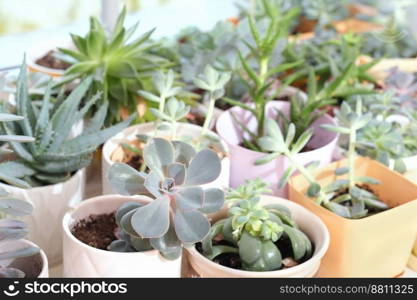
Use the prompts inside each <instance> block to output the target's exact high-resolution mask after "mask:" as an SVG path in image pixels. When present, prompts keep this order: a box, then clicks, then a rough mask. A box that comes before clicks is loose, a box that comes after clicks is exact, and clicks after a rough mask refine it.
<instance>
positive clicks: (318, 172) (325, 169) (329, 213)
mask: <svg viewBox="0 0 417 300" xmlns="http://www.w3.org/2000/svg"><path fill="white" fill-rule="evenodd" d="M356 159H359V160H364V162H363V163H368V164H371V165H372V164H374V165H377V166H378V167H380V168H385V169H386V170H388V171H390V172H391V173H392V175H393V176H400V177H403V178H404V180H406V181H408V183H409V184H412V185H416V184H415V183H414V182H413V181H411V180H410V179H408V178H407V177H405V176H401V175H400V174H399V173H397V172H395V171H393V170H391V169H390V168H388V167H387V166H385V165H384V164H381V163H380V162H378V161H376V160H374V159H371V158H369V157H363V156H358V157H356ZM346 160H347V158H344V159H341V160H337V161H334V162H332V163H330V164H328V165H327V166H324V167H322V168H320V169H318V170H317V171H316V172H317V174H321V173H322V172H325V171H327V170H329V169H332V168H331V166H334V165H337V164H340V163H342V162H343V161H346ZM298 176H302V174H297V175H294V177H298ZM293 180H294V179H292V178H290V180H289V181H288V184H289V186H290V189H293V190H295V191H296V192H297V193H300V194H301V193H302V192H301V191H300V189H297V188H296V187H295V184H294V183H293ZM303 195H304V194H303ZM305 198H307V197H305ZM416 200H417V198H416ZM416 200H411V201H409V202H406V203H403V204H400V205H397V206H395V207H391V208H390V209H387V210H385V211H381V212H379V213H377V214H374V215H371V216H367V217H365V218H361V219H349V218H343V217H341V216H339V215H337V214H335V213H333V212H331V211H330V210H328V209H326V208H324V207H323V206H321V205H318V204H315V203H314V201H313V200H310V201H311V203H312V204H314V205H315V207H316V209H318V210H319V212H320V213H323V214H325V215H327V216H329V217H332V218H336V219H339V220H344V221H345V222H352V223H354V222H355V223H360V222H365V221H368V220H371V219H374V218H378V217H381V216H385V215H386V214H389V213H390V212H392V211H393V210H396V209H398V208H400V207H403V206H405V205H410V203H412V202H413V201H416Z"/></svg>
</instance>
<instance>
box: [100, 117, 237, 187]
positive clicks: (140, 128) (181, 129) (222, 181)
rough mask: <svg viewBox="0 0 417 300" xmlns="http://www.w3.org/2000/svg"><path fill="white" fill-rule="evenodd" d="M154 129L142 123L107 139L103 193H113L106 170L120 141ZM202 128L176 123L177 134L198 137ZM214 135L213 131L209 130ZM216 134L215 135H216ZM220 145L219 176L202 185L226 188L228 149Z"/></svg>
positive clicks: (163, 132)
mask: <svg viewBox="0 0 417 300" xmlns="http://www.w3.org/2000/svg"><path fill="white" fill-rule="evenodd" d="M154 130H155V126H154V123H144V124H139V125H134V126H130V127H128V128H126V129H124V130H123V131H122V132H120V133H119V134H117V135H115V136H114V137H113V138H111V139H109V140H108V141H107V142H106V143H105V144H104V146H103V156H102V180H103V181H102V182H103V194H114V193H116V192H115V190H114V189H113V188H112V186H111V185H110V182H109V181H108V171H109V169H110V167H111V165H112V164H113V163H114V162H113V161H112V160H111V156H112V154H113V153H114V151H115V150H116V149H117V148H118V147H120V143H121V142H126V141H133V140H135V139H136V135H137V134H148V135H152V134H153V132H154ZM201 130H202V128H201V127H200V126H197V125H193V124H188V123H178V129H177V136H189V137H198V136H199V135H200V132H201ZM164 134H165V135H168V134H169V132H167V131H161V130H160V131H158V136H161V137H163V136H164ZM211 134H213V135H215V133H213V132H211ZM216 136H217V135H216ZM221 147H222V148H223V149H224V151H225V153H226V156H225V157H224V158H223V159H222V161H221V165H222V170H221V173H220V176H219V177H218V178H217V179H216V180H215V181H213V182H211V183H209V184H206V185H204V186H203V187H205V188H209V187H217V188H226V187H228V186H229V180H230V158H229V149H228V147H227V145H226V144H225V143H224V142H222V141H221Z"/></svg>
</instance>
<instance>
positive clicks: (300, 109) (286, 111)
mask: <svg viewBox="0 0 417 300" xmlns="http://www.w3.org/2000/svg"><path fill="white" fill-rule="evenodd" d="M291 16H292V15H291V14H290V13H289V14H288V15H285V16H284V17H282V18H280V17H279V16H277V15H274V14H272V15H271V16H270V20H269V23H268V26H269V27H268V29H269V30H267V31H266V32H267V33H265V35H264V36H262V34H261V32H260V31H258V28H257V26H256V24H255V21H253V20H252V18H251V17H249V20H250V27H251V29H252V38H253V40H255V45H252V44H251V43H250V42H247V44H248V47H251V48H250V49H251V56H250V57H254V58H255V61H254V63H256V68H253V67H251V65H252V61H250V63H249V62H248V61H247V58H245V57H243V56H241V63H242V66H243V68H244V69H245V71H246V74H245V76H242V77H245V78H246V77H247V78H248V79H246V80H245V82H246V86H248V87H249V89H248V93H249V95H250V98H251V101H252V103H245V102H242V101H235V100H231V99H225V101H227V102H229V103H230V104H232V105H235V107H233V108H231V109H229V110H227V111H226V112H224V113H223V114H222V115H221V116H220V117H219V118H218V120H217V123H216V130H217V132H218V134H219V135H220V137H221V138H223V139H224V140H225V141H226V143H227V144H228V146H229V148H230V153H231V176H230V177H231V186H232V187H236V186H238V185H240V184H242V183H244V182H245V180H248V179H253V178H257V177H260V178H262V179H264V180H265V181H267V182H268V183H270V184H272V183H274V182H276V181H278V179H279V178H280V176H281V174H280V172H279V170H283V169H284V168H285V166H286V165H288V161H287V160H286V158H285V157H277V158H276V159H275V160H273V161H271V162H270V163H268V164H264V165H262V166H255V164H254V163H255V161H256V160H257V159H259V158H260V157H262V156H263V152H262V149H260V147H259V145H257V140H258V138H259V137H261V136H263V135H264V133H265V132H264V129H265V128H264V123H265V119H266V118H267V117H270V118H277V117H278V116H280V118H281V119H282V117H287V118H288V117H289V118H291V119H296V118H297V119H298V120H299V125H300V128H299V129H298V132H302V130H303V129H305V128H308V127H313V128H316V130H315V135H314V139H313V140H312V141H311V143H310V145H309V150H312V151H305V152H304V153H302V154H300V155H299V159H300V160H302V161H303V162H304V163H308V162H311V161H312V160H314V159H315V157H319V158H320V161H321V163H322V164H326V163H329V162H330V160H331V157H332V153H333V150H334V149H335V146H336V142H337V134H334V133H328V132H326V131H325V130H323V129H321V128H320V124H325V123H327V124H333V122H334V121H333V119H332V118H331V117H330V116H329V115H326V114H320V113H317V114H316V113H314V112H315V110H317V109H320V108H323V107H324V106H326V105H328V104H330V103H332V101H330V100H331V99H330V98H331V97H332V96H333V94H334V92H335V91H336V90H337V89H338V88H339V87H340V86H341V84H342V82H343V81H344V80H346V79H347V77H348V76H350V73H351V69H352V68H350V69H348V70H346V72H345V73H343V74H342V75H341V77H340V79H338V80H335V81H333V82H332V83H331V84H329V85H327V86H326V88H323V89H322V90H321V91H316V86H317V84H316V82H315V80H316V79H315V76H314V72H311V74H310V78H311V80H310V82H311V84H310V91H309V95H308V97H307V100H305V99H302V98H301V97H300V96H298V97H297V96H296V97H293V99H294V100H293V101H291V103H289V102H280V101H273V100H275V99H276V98H275V95H274V93H272V95H271V94H270V93H266V91H267V89H268V88H269V87H270V85H271V84H273V82H274V81H275V78H276V74H278V73H280V72H282V71H285V70H287V69H291V68H294V67H295V66H297V65H299V64H300V63H302V61H298V62H293V63H288V64H286V63H284V64H279V65H277V66H274V62H273V59H272V58H273V57H274V52H275V49H276V48H279V47H277V43H278V40H279V39H280V38H283V37H285V36H286V34H287V33H286V32H287V31H286V29H285V27H286V26H288V24H287V23H288V22H289V20H290V19H291ZM271 64H272V67H271ZM291 81H292V78H291V77H288V79H286V82H285V83H283V86H285V85H286V84H289V83H290V82H291ZM275 94H279V91H276V93H275ZM284 119H285V118H284ZM273 191H274V193H275V194H278V195H285V194H286V193H285V191H278V190H277V189H276V188H275V187H273Z"/></svg>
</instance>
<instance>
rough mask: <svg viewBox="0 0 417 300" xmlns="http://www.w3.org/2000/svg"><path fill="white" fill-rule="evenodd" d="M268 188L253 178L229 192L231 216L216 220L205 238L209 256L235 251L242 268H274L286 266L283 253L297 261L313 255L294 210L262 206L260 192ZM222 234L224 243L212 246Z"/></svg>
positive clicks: (213, 257) (270, 269)
mask: <svg viewBox="0 0 417 300" xmlns="http://www.w3.org/2000/svg"><path fill="white" fill-rule="evenodd" d="M267 191H268V190H267V188H266V184H265V183H263V182H262V181H260V180H254V181H247V182H246V185H243V186H239V187H238V188H237V189H236V190H230V191H229V192H228V195H227V196H226V198H227V199H228V200H229V203H230V204H232V206H231V207H230V208H229V216H228V217H227V218H226V219H222V220H220V221H218V222H216V223H215V224H214V225H213V226H212V228H211V230H210V233H209V234H208V235H207V236H206V237H205V239H204V240H203V241H202V245H203V254H204V255H205V256H206V257H207V258H209V259H211V260H215V259H216V258H217V257H218V256H219V255H222V254H226V253H235V254H238V255H239V257H240V259H241V261H242V269H243V270H247V271H274V270H279V269H281V268H282V267H283V264H284V263H283V258H286V256H284V255H291V256H292V257H291V258H292V259H293V260H294V261H296V262H297V263H301V262H303V261H305V260H307V259H309V258H310V257H311V255H312V244H311V242H310V240H309V239H308V237H307V236H306V235H305V234H304V233H303V232H302V231H301V230H300V229H298V227H297V225H296V224H295V223H294V221H293V220H292V218H291V212H290V211H289V210H288V209H287V208H286V207H284V206H281V205H279V204H271V205H266V206H262V205H260V203H259V201H260V196H261V193H264V192H267ZM219 236H221V237H222V240H221V242H220V243H217V244H216V245H213V240H214V239H216V240H218V237H219ZM222 242H223V243H222ZM287 244H290V246H291V251H290V253H285V252H283V251H288V250H286V249H285V247H286V246H285V245H287Z"/></svg>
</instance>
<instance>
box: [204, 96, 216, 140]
mask: <svg viewBox="0 0 417 300" xmlns="http://www.w3.org/2000/svg"><path fill="white" fill-rule="evenodd" d="M215 104H216V99H215V98H214V97H213V93H212V92H210V93H209V105H208V110H207V115H206V119H205V120H204V124H203V131H202V132H201V135H202V136H205V135H206V134H207V132H208V130H209V128H210V124H211V120H212V119H213V114H214V106H215Z"/></svg>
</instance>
